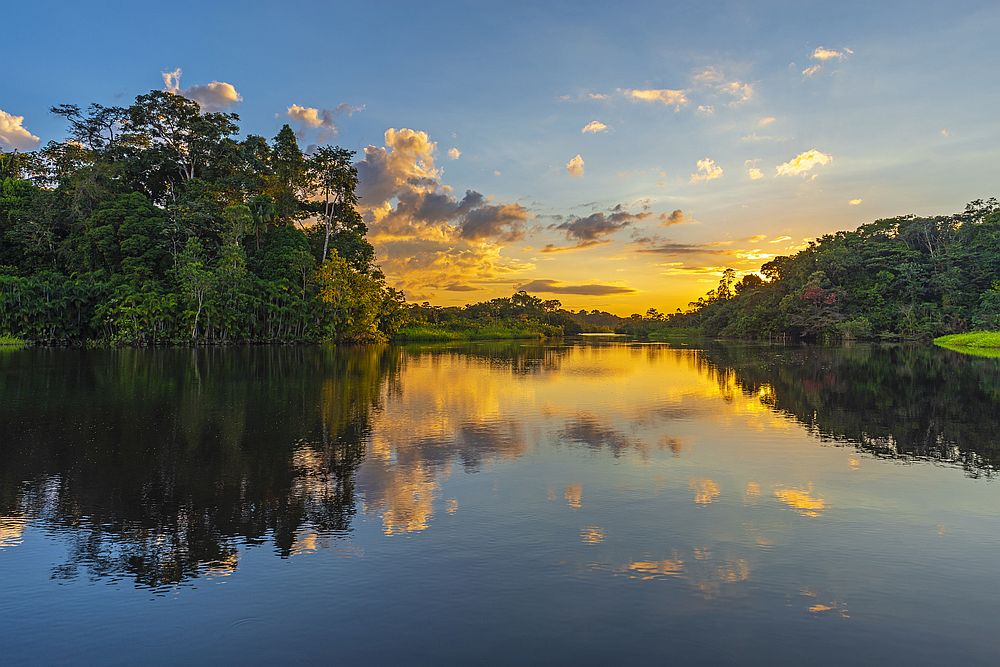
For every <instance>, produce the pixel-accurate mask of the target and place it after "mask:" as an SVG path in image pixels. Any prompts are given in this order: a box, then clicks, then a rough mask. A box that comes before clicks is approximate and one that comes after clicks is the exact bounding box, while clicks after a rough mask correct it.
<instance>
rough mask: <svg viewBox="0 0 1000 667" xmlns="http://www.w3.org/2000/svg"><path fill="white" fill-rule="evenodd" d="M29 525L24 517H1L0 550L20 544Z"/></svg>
mask: <svg viewBox="0 0 1000 667" xmlns="http://www.w3.org/2000/svg"><path fill="white" fill-rule="evenodd" d="M27 525H28V520H27V519H26V518H25V517H23V516H17V515H14V516H0V549H2V548H4V547H13V546H17V545H18V544H20V543H21V538H22V536H23V535H24V529H25V528H26V527H27Z"/></svg>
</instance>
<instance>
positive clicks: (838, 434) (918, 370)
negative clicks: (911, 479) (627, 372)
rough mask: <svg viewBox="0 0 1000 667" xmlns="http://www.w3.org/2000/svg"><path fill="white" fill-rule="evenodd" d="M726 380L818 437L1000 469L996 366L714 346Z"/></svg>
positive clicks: (955, 359) (890, 354) (945, 355)
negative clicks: (789, 417)
mask: <svg viewBox="0 0 1000 667" xmlns="http://www.w3.org/2000/svg"><path fill="white" fill-rule="evenodd" d="M702 359H703V360H704V362H705V364H706V365H707V366H708V367H709V370H710V371H711V372H713V373H714V374H715V376H716V378H717V379H718V380H719V382H720V387H722V388H723V389H724V390H725V388H726V387H727V386H728V385H729V382H728V380H729V379H731V378H732V379H734V380H735V385H736V386H738V387H739V388H740V389H741V390H742V391H743V392H745V393H747V394H750V395H754V396H758V397H759V398H760V400H761V401H762V402H763V403H765V404H766V405H769V406H770V407H771V408H773V409H774V410H776V411H778V412H782V413H785V414H788V415H790V416H792V417H794V418H795V419H796V420H798V421H799V422H801V423H803V424H805V425H806V427H807V428H809V429H810V430H813V431H814V432H816V433H817V434H818V435H820V436H821V437H823V438H830V439H836V440H848V441H850V442H851V443H853V444H855V445H857V446H858V447H860V448H862V449H864V450H866V451H868V452H871V453H872V454H875V455H877V456H887V457H899V458H925V459H931V460H939V461H953V462H957V463H960V464H961V465H962V466H963V467H964V468H965V469H966V470H967V471H968V472H969V474H971V475H974V476H975V475H979V474H983V473H986V474H992V472H993V471H994V470H995V469H996V468H997V466H998V465H1000V364H997V363H996V362H995V361H994V360H991V359H977V358H971V357H965V356H961V355H958V354H954V353H949V352H947V351H944V350H940V349H937V348H930V347H915V346H914V347H909V346H895V347H869V346H854V347H847V348H824V347H794V348H766V347H761V346H730V345H713V346H710V347H709V348H708V349H706V350H705V352H704V355H703V357H702Z"/></svg>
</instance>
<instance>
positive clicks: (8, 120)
mask: <svg viewBox="0 0 1000 667" xmlns="http://www.w3.org/2000/svg"><path fill="white" fill-rule="evenodd" d="M39 141H40V139H39V138H38V137H36V136H35V135H33V134H32V133H31V132H28V128H26V127H25V126H24V116H15V115H13V114H9V113H7V112H6V111H4V110H3V109H0V144H5V145H7V146H10V147H11V148H16V149H18V150H27V149H30V148H34V147H35V146H37V145H38V142H39Z"/></svg>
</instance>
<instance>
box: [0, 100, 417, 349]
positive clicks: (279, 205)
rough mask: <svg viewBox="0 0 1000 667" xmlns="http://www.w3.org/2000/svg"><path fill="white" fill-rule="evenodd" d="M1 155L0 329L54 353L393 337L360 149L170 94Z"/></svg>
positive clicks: (63, 110)
mask: <svg viewBox="0 0 1000 667" xmlns="http://www.w3.org/2000/svg"><path fill="white" fill-rule="evenodd" d="M52 111H53V112H54V113H55V114H57V115H59V116H62V117H63V118H65V120H66V121H67V123H68V125H69V131H68V135H69V136H68V137H67V139H66V140H64V141H61V142H51V143H49V144H48V145H47V146H45V147H44V148H42V149H41V150H39V151H37V152H34V153H17V152H14V153H6V154H4V153H0V331H8V332H10V334H12V335H13V336H15V337H17V338H21V339H25V340H30V341H35V342H41V343H46V344H64V343H82V342H86V341H96V342H99V343H110V344H120V345H157V344H165V343H188V344H204V343H214V344H218V343H240V342H315V341H323V340H334V341H377V340H385V339H387V338H390V337H391V336H392V335H393V334H394V333H395V332H396V331H397V330H398V328H399V327H400V326H401V325H402V323H403V315H404V312H403V299H402V294H401V293H399V292H397V291H395V290H392V289H390V288H388V287H386V285H385V284H384V280H383V277H382V274H381V273H380V272H379V270H378V268H377V267H376V266H375V263H374V251H373V249H372V246H371V245H370V244H369V243H368V241H367V239H366V238H365V234H366V231H367V230H366V227H365V224H364V222H363V221H362V219H361V216H360V215H359V213H358V211H357V197H356V195H355V189H356V186H357V172H356V170H355V168H354V166H353V165H352V163H351V160H352V157H353V153H352V152H351V151H347V150H344V149H341V148H335V147H329V146H323V147H319V148H317V149H314V150H313V151H312V153H311V154H309V155H305V154H303V152H302V151H301V150H300V148H299V146H298V142H297V141H296V138H295V134H294V133H293V132H292V130H291V128H289V127H288V126H287V125H286V126H284V127H282V129H281V131H280V132H279V133H278V135H277V136H276V137H274V139H272V140H270V141H268V140H266V139H265V138H263V137H259V136H255V135H249V136H247V137H246V138H244V139H242V140H239V139H237V138H235V136H236V134H237V132H238V127H237V125H236V121H237V120H238V117H237V116H236V115H235V114H226V113H202V110H201V109H200V107H199V106H198V104H197V103H196V102H193V101H191V100H188V99H186V98H184V97H181V96H179V95H174V94H171V93H168V92H162V91H153V92H150V93H148V94H146V95H140V96H139V97H137V98H136V99H135V102H134V103H133V104H132V105H131V106H128V107H105V106H102V105H99V104H93V105H91V106H90V107H89V108H87V109H86V110H81V109H80V108H79V107H77V106H74V105H61V106H58V107H55V108H53V110H52Z"/></svg>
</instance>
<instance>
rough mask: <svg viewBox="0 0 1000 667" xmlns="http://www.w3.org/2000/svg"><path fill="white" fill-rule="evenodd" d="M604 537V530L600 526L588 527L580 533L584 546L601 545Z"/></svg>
mask: <svg viewBox="0 0 1000 667" xmlns="http://www.w3.org/2000/svg"><path fill="white" fill-rule="evenodd" d="M604 537H605V535H604V529H603V528H601V527H600V526H586V527H584V528H583V530H581V531H580V541H581V542H583V543H584V544H600V543H601V542H603V541H604Z"/></svg>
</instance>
